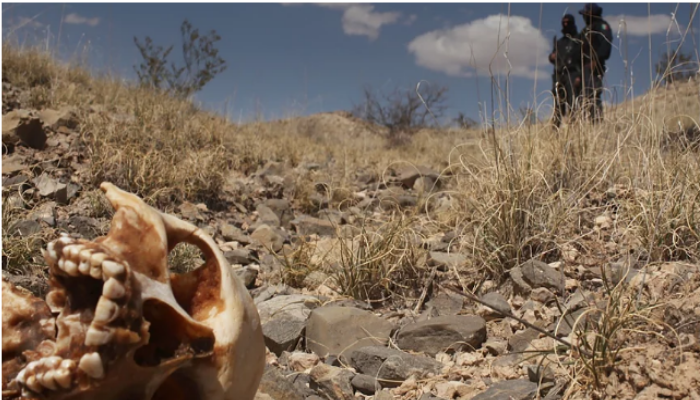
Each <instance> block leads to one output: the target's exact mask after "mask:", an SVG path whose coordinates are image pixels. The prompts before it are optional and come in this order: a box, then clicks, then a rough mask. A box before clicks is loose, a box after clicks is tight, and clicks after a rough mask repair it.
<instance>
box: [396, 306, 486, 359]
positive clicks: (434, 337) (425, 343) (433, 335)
mask: <svg viewBox="0 0 700 400" xmlns="http://www.w3.org/2000/svg"><path fill="white" fill-rule="evenodd" d="M485 340H486V321H485V320H484V319H483V318H481V317H478V316H475V315H471V316H466V315H447V316H441V317H436V318H432V319H429V320H427V321H423V322H417V323H413V324H408V325H405V326H404V327H403V328H401V330H400V331H399V333H398V335H397V336H396V345H397V346H398V347H399V348H400V349H402V350H406V351H415V352H425V353H427V354H430V355H432V356H434V355H435V354H437V353H439V352H441V351H448V350H452V351H473V350H476V349H478V348H479V347H481V344H482V343H484V341H485Z"/></svg>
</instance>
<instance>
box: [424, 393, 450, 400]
mask: <svg viewBox="0 0 700 400" xmlns="http://www.w3.org/2000/svg"><path fill="white" fill-rule="evenodd" d="M418 400H445V399H444V398H442V397H436V396H433V395H432V394H430V393H423V395H422V396H421V397H419V398H418Z"/></svg>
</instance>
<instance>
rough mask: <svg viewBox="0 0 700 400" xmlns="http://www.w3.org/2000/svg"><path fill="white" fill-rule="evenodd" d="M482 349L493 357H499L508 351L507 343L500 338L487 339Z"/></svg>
mask: <svg viewBox="0 0 700 400" xmlns="http://www.w3.org/2000/svg"><path fill="white" fill-rule="evenodd" d="M484 348H485V349H486V350H487V351H488V352H489V353H490V354H491V355H493V356H500V355H501V354H505V352H506V350H508V341H506V340H505V339H500V338H489V339H488V340H486V343H484Z"/></svg>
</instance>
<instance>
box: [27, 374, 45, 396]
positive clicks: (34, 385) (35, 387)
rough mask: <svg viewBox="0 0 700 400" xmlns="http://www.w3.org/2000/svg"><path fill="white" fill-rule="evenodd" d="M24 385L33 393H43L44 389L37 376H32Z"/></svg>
mask: <svg viewBox="0 0 700 400" xmlns="http://www.w3.org/2000/svg"><path fill="white" fill-rule="evenodd" d="M24 384H25V385H26V386H27V387H28V388H29V389H30V390H31V391H33V392H36V393H41V390H42V387H41V384H40V383H39V380H38V379H36V376H34V375H31V376H30V377H28V378H27V380H26V381H25V382H24Z"/></svg>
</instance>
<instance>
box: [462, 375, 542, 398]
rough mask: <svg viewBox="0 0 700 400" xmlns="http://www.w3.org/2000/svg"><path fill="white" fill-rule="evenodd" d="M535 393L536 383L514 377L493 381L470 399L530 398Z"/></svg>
mask: <svg viewBox="0 0 700 400" xmlns="http://www.w3.org/2000/svg"><path fill="white" fill-rule="evenodd" d="M536 394H537V384H536V383H533V382H530V381H527V380H524V379H515V380H509V381H501V382H497V383H494V384H493V385H491V386H490V387H489V388H488V389H487V390H486V391H485V392H483V393H481V394H478V395H476V396H474V397H472V400H530V399H534V398H535V395H536Z"/></svg>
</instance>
